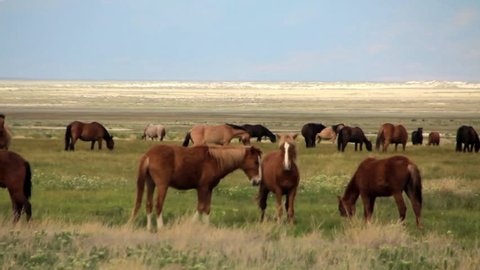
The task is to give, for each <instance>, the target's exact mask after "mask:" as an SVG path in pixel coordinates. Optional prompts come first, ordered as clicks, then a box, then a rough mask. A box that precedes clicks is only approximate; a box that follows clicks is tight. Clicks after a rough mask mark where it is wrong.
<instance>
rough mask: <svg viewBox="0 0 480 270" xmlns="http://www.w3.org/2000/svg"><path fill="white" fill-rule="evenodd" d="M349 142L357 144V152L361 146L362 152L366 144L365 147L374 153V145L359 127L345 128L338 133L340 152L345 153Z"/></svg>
mask: <svg viewBox="0 0 480 270" xmlns="http://www.w3.org/2000/svg"><path fill="white" fill-rule="evenodd" d="M349 142H353V143H355V151H357V145H358V144H360V151H362V150H363V149H362V148H363V144H364V143H365V147H366V148H367V150H368V151H372V143H371V142H370V141H369V140H368V139H367V137H365V134H364V133H363V130H362V129H361V128H359V127H354V128H351V127H348V126H346V127H344V128H342V129H341V130H340V132H339V133H338V143H337V147H338V151H342V152H345V147H347V144H348V143H349Z"/></svg>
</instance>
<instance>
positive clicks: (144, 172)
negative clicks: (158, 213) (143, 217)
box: [129, 156, 150, 223]
mask: <svg viewBox="0 0 480 270" xmlns="http://www.w3.org/2000/svg"><path fill="white" fill-rule="evenodd" d="M149 164H150V162H149V158H148V156H142V158H141V159H140V165H139V166H138V174H137V196H136V198H135V205H134V207H133V210H132V216H131V217H130V221H129V223H132V222H133V221H134V220H135V217H136V216H137V213H138V209H140V206H141V205H142V199H143V192H144V190H145V182H146V180H147V177H148V167H149Z"/></svg>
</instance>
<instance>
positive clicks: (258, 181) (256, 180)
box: [250, 176, 262, 186]
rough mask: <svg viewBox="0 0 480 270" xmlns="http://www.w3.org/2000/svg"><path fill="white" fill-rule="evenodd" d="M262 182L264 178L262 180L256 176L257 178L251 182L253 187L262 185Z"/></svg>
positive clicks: (253, 178)
mask: <svg viewBox="0 0 480 270" xmlns="http://www.w3.org/2000/svg"><path fill="white" fill-rule="evenodd" d="M261 181H262V178H260V177H259V176H255V177H252V179H250V182H251V183H252V186H258V185H260V182H261Z"/></svg>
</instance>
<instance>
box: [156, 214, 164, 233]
mask: <svg viewBox="0 0 480 270" xmlns="http://www.w3.org/2000/svg"><path fill="white" fill-rule="evenodd" d="M162 227H163V217H162V213H160V215H158V217H157V230H158V229H161V228H162Z"/></svg>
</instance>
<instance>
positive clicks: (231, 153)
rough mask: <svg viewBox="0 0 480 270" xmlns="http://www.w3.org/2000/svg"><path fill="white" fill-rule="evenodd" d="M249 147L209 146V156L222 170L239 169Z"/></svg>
mask: <svg viewBox="0 0 480 270" xmlns="http://www.w3.org/2000/svg"><path fill="white" fill-rule="evenodd" d="M248 148H249V147H235V146H208V154H209V155H210V156H211V157H212V158H213V159H215V161H216V162H217V164H218V167H219V169H220V170H225V169H229V168H234V167H238V166H239V164H240V162H241V161H243V157H244V156H245V153H246V150H247V149H248Z"/></svg>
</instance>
